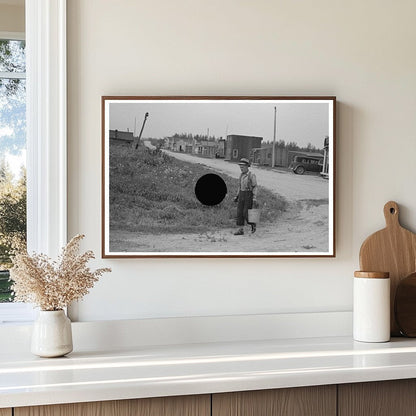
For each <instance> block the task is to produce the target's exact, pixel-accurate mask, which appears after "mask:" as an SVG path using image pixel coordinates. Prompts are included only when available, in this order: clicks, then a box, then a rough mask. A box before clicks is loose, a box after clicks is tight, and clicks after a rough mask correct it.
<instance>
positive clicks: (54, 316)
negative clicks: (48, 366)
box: [31, 310, 72, 358]
mask: <svg viewBox="0 0 416 416" xmlns="http://www.w3.org/2000/svg"><path fill="white" fill-rule="evenodd" d="M31 351H32V353H33V354H35V355H39V356H40V357H48V358H51V357H61V356H63V355H65V354H69V353H70V352H71V351H72V328H71V321H70V320H69V318H68V317H67V316H66V315H65V312H64V311H63V310H59V311H40V312H39V317H38V318H37V320H36V321H35V322H34V324H33V333H32V346H31Z"/></svg>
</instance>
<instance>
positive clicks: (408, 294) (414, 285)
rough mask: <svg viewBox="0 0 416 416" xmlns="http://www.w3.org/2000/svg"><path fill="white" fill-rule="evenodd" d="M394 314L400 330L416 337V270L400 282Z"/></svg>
mask: <svg viewBox="0 0 416 416" xmlns="http://www.w3.org/2000/svg"><path fill="white" fill-rule="evenodd" d="M394 315H395V319H396V323H397V326H398V327H399V329H400V332H401V333H402V334H403V335H405V336H407V337H416V272H415V273H412V274H410V275H409V276H407V277H406V278H404V279H402V280H401V281H400V283H399V284H398V286H397V289H396V296H395V299H394Z"/></svg>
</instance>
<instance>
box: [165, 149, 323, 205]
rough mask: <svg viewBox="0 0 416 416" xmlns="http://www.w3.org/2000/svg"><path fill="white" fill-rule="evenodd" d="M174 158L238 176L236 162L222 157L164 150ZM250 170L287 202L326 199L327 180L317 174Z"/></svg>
mask: <svg viewBox="0 0 416 416" xmlns="http://www.w3.org/2000/svg"><path fill="white" fill-rule="evenodd" d="M164 152H165V153H167V154H168V155H170V156H172V157H175V158H176V159H179V160H183V161H185V162H190V163H200V164H201V165H204V166H208V167H210V168H213V169H215V170H216V171H217V172H222V173H225V174H227V175H229V176H231V177H234V178H238V177H239V176H240V169H239V167H238V165H237V164H236V163H230V162H226V161H225V160H224V159H205V158H201V157H197V156H192V155H190V154H187V153H176V152H169V151H166V150H165V151H164ZM250 170H251V171H252V172H253V173H255V174H256V177H257V182H258V184H259V185H261V186H263V187H265V188H267V189H269V190H270V191H272V192H274V193H277V194H280V195H282V196H283V197H285V198H286V199H287V200H288V201H289V202H294V201H299V200H301V199H328V181H326V180H325V179H322V178H321V177H320V176H317V175H295V174H294V173H292V172H288V171H285V170H278V169H274V170H266V169H263V168H257V167H255V166H252V167H251V168H250Z"/></svg>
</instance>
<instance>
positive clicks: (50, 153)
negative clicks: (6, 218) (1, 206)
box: [0, 0, 67, 323]
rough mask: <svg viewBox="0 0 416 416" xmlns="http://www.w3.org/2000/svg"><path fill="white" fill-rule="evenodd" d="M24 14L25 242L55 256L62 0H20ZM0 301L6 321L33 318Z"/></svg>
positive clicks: (62, 109) (62, 190)
mask: <svg viewBox="0 0 416 416" xmlns="http://www.w3.org/2000/svg"><path fill="white" fill-rule="evenodd" d="M25 18H26V74H27V76H26V79H27V83H26V93H27V106H26V108H27V110H26V117H27V119H26V126H27V135H26V140H27V165H26V169H27V224H28V226H27V244H28V250H29V252H33V251H36V252H42V253H45V254H47V255H49V256H51V257H56V256H57V255H58V253H59V252H60V249H61V248H62V247H63V246H64V245H65V244H66V242H67V137H66V136H67V121H66V112H67V101H66V100H67V92H66V89H67V82H66V0H25ZM1 306H2V311H1V312H2V314H3V312H5V313H4V314H3V316H6V317H7V321H8V322H11V321H13V322H18V321H28V320H32V319H33V309H32V308H31V307H27V305H26V306H25V307H23V305H21V304H14V303H10V304H2V305H1ZM4 308H7V311H6V310H5V309H4ZM3 320H4V319H3ZM0 323H1V322H0Z"/></svg>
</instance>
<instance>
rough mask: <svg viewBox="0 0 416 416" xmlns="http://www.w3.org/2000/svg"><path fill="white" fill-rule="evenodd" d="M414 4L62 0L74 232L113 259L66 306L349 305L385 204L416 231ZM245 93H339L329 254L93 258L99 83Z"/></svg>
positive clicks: (130, 311) (80, 313)
mask: <svg viewBox="0 0 416 416" xmlns="http://www.w3.org/2000/svg"><path fill="white" fill-rule="evenodd" d="M415 15H416V3H415V2H414V1H413V0H401V1H399V2H391V1H387V0H366V1H362V0H351V1H349V2H342V1H334V0H314V1H310V0H298V1H289V0H280V1H278V0H276V1H270V0H257V1H255V2H254V1H249V0H211V1H203V0H176V1H173V2H169V1H164V0H153V1H151V2H150V1H147V2H144V1H134V0H106V1H102V0H101V1H100V0H88V1H84V0H71V1H68V53H69V55H68V82H69V85H68V98H69V103H68V128H69V131H68V133H69V136H68V139H69V149H68V151H69V199H68V200H69V207H68V208H69V209H68V211H69V224H68V225H69V235H70V236H72V235H74V234H75V233H78V232H82V233H85V234H86V236H87V237H86V239H85V244H84V246H83V248H89V249H92V250H94V252H95V253H96V254H97V257H98V260H97V262H96V263H94V265H95V266H98V265H105V266H110V267H112V269H113V272H112V274H111V275H106V276H104V277H103V278H102V279H101V281H100V282H99V283H98V284H97V285H96V287H95V288H94V289H93V290H92V291H91V293H90V295H88V296H87V297H86V298H85V299H84V300H83V301H82V302H81V303H80V304H79V306H78V308H74V309H73V311H72V314H73V317H74V318H78V319H79V320H81V321H85V320H102V319H123V318H146V317H173V316H195V315H221V314H254V313H290V312H309V311H314V312H316V311H345V310H351V308H352V306H351V305H352V293H351V290H352V281H351V279H352V275H353V271H354V270H355V269H357V268H358V251H359V248H360V245H361V242H362V241H363V239H364V238H365V237H367V235H369V234H370V233H372V232H373V231H375V230H377V229H379V228H382V227H383V226H384V217H383V211H382V209H383V205H384V203H385V202H387V201H388V200H391V199H392V200H396V201H397V202H398V203H399V204H400V206H401V219H402V224H403V225H405V226H407V227H409V228H411V229H412V230H413V231H416V192H415V183H416V181H415V179H416V169H415V160H416V142H415V138H416V76H415V74H416V48H415V43H416V42H415V41H416V25H415V24H414V16H415ZM246 94H247V95H336V96H337V99H338V112H337V118H338V119H337V123H338V126H337V127H338V128H337V135H338V143H337V184H336V186H337V198H336V216H337V221H336V227H337V242H336V245H337V257H336V258H335V259H279V258H278V259H118V260H100V259H99V257H100V252H101V251H100V244H101V223H100V209H101V193H100V186H101V185H100V183H101V170H100V169H101V167H100V166H101V143H100V140H101V122H100V120H101V118H100V117H101V113H100V112H101V107H100V97H101V96H102V95H246ZM76 309H78V310H76Z"/></svg>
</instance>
